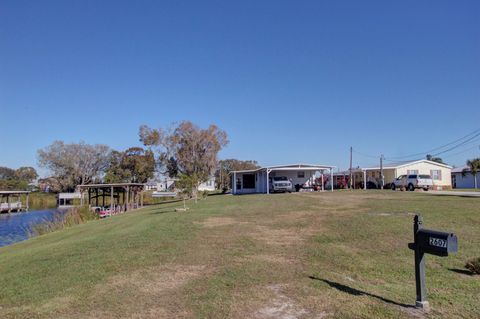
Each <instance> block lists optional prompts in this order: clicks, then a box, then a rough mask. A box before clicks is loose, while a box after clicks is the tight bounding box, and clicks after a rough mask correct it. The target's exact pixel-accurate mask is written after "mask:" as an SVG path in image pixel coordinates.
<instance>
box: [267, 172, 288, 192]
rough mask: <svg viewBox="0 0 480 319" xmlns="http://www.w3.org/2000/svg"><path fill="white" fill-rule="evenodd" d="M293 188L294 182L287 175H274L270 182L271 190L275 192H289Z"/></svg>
mask: <svg viewBox="0 0 480 319" xmlns="http://www.w3.org/2000/svg"><path fill="white" fill-rule="evenodd" d="M292 189H293V186H292V182H290V181H289V180H288V178H286V177H285V176H279V177H274V178H272V179H271V182H270V190H271V191H273V192H289V193H291V192H292Z"/></svg>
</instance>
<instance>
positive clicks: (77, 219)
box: [29, 206, 98, 237]
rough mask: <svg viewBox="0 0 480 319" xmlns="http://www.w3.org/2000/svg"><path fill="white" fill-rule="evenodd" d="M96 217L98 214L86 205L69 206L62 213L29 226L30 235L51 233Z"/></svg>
mask: <svg viewBox="0 0 480 319" xmlns="http://www.w3.org/2000/svg"><path fill="white" fill-rule="evenodd" d="M94 219H98V215H97V214H96V213H95V212H92V211H91V210H90V209H89V208H88V207H87V206H83V207H72V208H69V209H68V211H67V212H65V213H64V214H58V215H55V216H54V217H53V219H52V220H47V221H45V222H43V223H39V224H36V225H33V226H31V227H30V230H29V233H30V237H33V236H39V235H43V234H47V233H51V232H54V231H57V230H60V229H64V228H67V227H71V226H73V225H79V224H84V223H86V222H87V221H89V220H94Z"/></svg>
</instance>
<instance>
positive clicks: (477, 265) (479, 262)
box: [465, 257, 480, 274]
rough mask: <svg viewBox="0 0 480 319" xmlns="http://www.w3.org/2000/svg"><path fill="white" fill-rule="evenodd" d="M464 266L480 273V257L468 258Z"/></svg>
mask: <svg viewBox="0 0 480 319" xmlns="http://www.w3.org/2000/svg"><path fill="white" fill-rule="evenodd" d="M465 268H467V269H468V270H470V271H471V272H473V273H474V274H480V257H477V258H473V259H470V260H469V261H467V263H466V264H465Z"/></svg>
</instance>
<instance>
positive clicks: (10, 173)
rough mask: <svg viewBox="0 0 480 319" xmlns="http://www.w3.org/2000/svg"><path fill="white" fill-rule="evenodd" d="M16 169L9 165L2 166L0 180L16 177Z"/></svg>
mask: <svg viewBox="0 0 480 319" xmlns="http://www.w3.org/2000/svg"><path fill="white" fill-rule="evenodd" d="M14 178H15V170H14V169H11V168H9V167H4V166H0V180H7V179H14Z"/></svg>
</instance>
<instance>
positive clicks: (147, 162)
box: [104, 147, 155, 183]
mask: <svg viewBox="0 0 480 319" xmlns="http://www.w3.org/2000/svg"><path fill="white" fill-rule="evenodd" d="M154 172H155V157H154V155H153V152H152V151H151V150H145V149H143V148H141V147H131V148H129V149H127V150H126V151H125V152H118V151H113V152H112V155H111V158H110V165H109V167H108V169H107V172H106V174H105V178H104V180H105V181H106V182H107V183H120V182H134V183H146V182H147V181H148V179H150V178H152V177H153V174H154Z"/></svg>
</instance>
